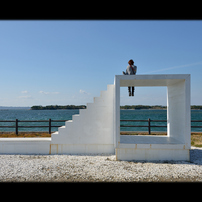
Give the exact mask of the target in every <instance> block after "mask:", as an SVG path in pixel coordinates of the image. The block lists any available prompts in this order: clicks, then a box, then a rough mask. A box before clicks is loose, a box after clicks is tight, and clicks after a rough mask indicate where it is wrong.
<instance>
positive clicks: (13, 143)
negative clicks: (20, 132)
mask: <svg viewBox="0 0 202 202" xmlns="http://www.w3.org/2000/svg"><path fill="white" fill-rule="evenodd" d="M50 143H51V138H0V154H49V153H50Z"/></svg>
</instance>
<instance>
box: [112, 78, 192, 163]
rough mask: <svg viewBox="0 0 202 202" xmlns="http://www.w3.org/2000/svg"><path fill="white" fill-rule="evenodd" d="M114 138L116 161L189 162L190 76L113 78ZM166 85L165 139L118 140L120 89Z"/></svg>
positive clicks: (136, 137) (153, 137)
mask: <svg viewBox="0 0 202 202" xmlns="http://www.w3.org/2000/svg"><path fill="white" fill-rule="evenodd" d="M114 84H115V99H114V107H115V109H114V121H115V128H114V136H115V137H116V138H115V140H116V141H115V147H116V158H117V160H186V161H189V160H190V154H189V150H190V148H191V125H190V120H191V117H190V116H191V113H190V74H170V75H169V74H166V75H163V74H162V75H161V74H160V75H116V76H115V81H114ZM127 86H167V137H163V136H162V137H156V136H133V137H130V138H129V137H128V136H127V135H125V136H121V137H120V87H127Z"/></svg>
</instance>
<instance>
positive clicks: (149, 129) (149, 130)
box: [148, 118, 151, 135]
mask: <svg viewBox="0 0 202 202" xmlns="http://www.w3.org/2000/svg"><path fill="white" fill-rule="evenodd" d="M150 121H151V120H150V118H148V132H149V135H150V134H151V128H150Z"/></svg>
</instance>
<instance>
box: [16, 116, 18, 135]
mask: <svg viewBox="0 0 202 202" xmlns="http://www.w3.org/2000/svg"><path fill="white" fill-rule="evenodd" d="M15 134H16V135H18V119H16V120H15Z"/></svg>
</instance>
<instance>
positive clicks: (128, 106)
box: [120, 105, 167, 109]
mask: <svg viewBox="0 0 202 202" xmlns="http://www.w3.org/2000/svg"><path fill="white" fill-rule="evenodd" d="M120 109H167V106H162V105H154V106H150V105H125V106H120Z"/></svg>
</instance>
